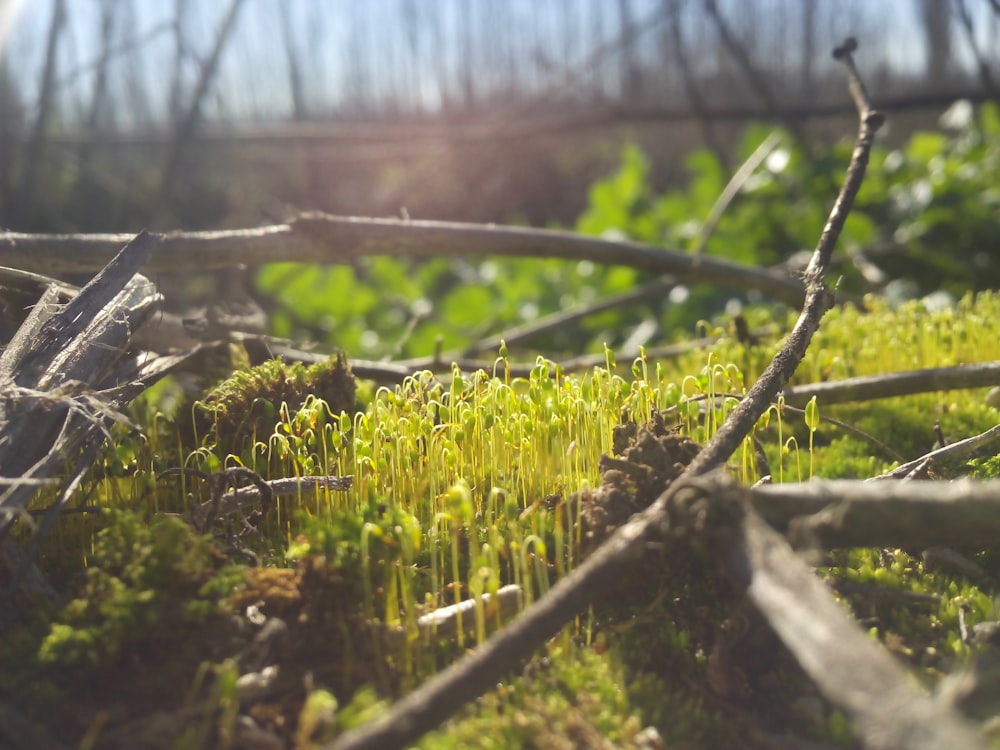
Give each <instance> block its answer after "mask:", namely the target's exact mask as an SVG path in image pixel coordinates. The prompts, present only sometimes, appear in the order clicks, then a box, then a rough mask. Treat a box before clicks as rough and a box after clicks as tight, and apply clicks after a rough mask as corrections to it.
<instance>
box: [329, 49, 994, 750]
mask: <svg viewBox="0 0 1000 750" xmlns="http://www.w3.org/2000/svg"><path fill="white" fill-rule="evenodd" d="M852 49H853V47H848V48H838V50H837V53H836V54H837V55H838V57H840V58H841V59H842V58H844V57H847V58H848V59H849V58H850V52H851V51H852ZM847 68H848V75H849V76H856V74H854V73H853V63H851V64H850V65H848V66H847ZM852 88H853V84H852ZM858 112H859V116H860V120H861V126H860V131H859V134H858V140H857V145H856V147H855V149H854V153H853V154H852V157H851V163H850V165H849V166H848V169H847V177H846V179H845V182H844V185H843V187H842V189H841V191H840V194H839V195H838V197H837V200H836V202H835V203H834V206H833V209H832V211H831V213H830V218H829V220H828V222H827V225H826V227H825V228H824V230H823V233H822V235H821V236H820V240H819V243H818V245H817V247H816V251H815V253H814V254H813V258H812V261H811V262H810V264H809V267H808V268H807V270H806V274H805V280H806V302H805V305H804V307H803V310H802V314H801V315H800V316H799V319H798V321H797V322H796V324H795V328H794V329H793V330H792V332H791V334H790V335H789V336H788V338H787V340H786V343H785V346H784V347H783V348H782V350H781V351H780V352H778V354H777V355H776V356H775V358H774V360H773V361H772V362H771V364H770V365H769V366H768V368H767V369H766V370H765V372H764V374H763V375H762V376H761V377H760V379H759V380H758V381H757V382H756V383H755V384H754V386H753V387H752V388H751V389H750V391H749V393H748V394H747V397H746V398H745V399H744V400H743V401H741V402H740V404H739V405H738V406H737V407H736V408H735V409H734V410H733V412H732V413H731V414H730V416H729V418H728V419H727V420H726V422H725V423H724V424H723V425H722V426H721V428H720V429H719V431H718V432H717V433H716V434H715V435H714V436H713V437H712V439H711V440H709V442H708V444H707V445H705V447H704V448H703V449H702V450H701V452H700V453H699V454H698V455H697V456H696V457H695V459H694V461H692V463H691V464H690V466H689V467H688V469H687V471H686V472H685V473H684V474H683V475H682V476H681V477H680V478H679V479H677V480H676V481H674V483H673V484H672V485H671V486H670V487H669V488H668V489H667V490H666V492H664V493H663V495H661V496H660V497H659V498H657V499H656V501H655V502H654V503H653V504H652V505H651V506H650V507H649V508H648V509H647V510H645V511H643V512H642V513H639V514H636V515H635V516H633V517H632V519H631V520H629V521H628V522H627V523H626V524H625V525H624V526H622V527H620V528H619V529H618V531H616V532H615V533H614V534H613V535H612V536H611V537H610V538H609V539H608V540H607V541H606V542H605V543H604V544H603V545H601V546H600V547H599V548H598V549H597V550H596V551H595V552H594V553H593V554H592V555H591V556H590V557H588V558H587V559H586V560H585V561H584V562H583V563H582V564H581V565H580V566H579V567H578V568H576V569H575V570H574V571H573V572H572V573H570V574H569V575H568V576H566V577H565V578H563V579H562V580H560V581H559V582H557V583H556V584H555V586H553V587H552V589H551V590H550V591H549V593H548V594H546V595H545V596H544V597H542V598H541V599H540V600H539V601H537V602H536V603H535V604H534V605H533V606H532V607H531V608H529V609H528V610H526V611H525V612H524V614H522V615H521V617H519V618H518V619H517V620H515V621H514V622H513V623H512V624H511V625H509V626H508V627H507V628H505V629H504V630H502V631H500V632H499V633H497V634H496V635H494V636H493V637H491V638H490V639H489V640H488V641H486V643H484V644H483V645H482V646H480V647H479V648H477V649H476V650H475V651H473V652H472V653H470V654H468V655H466V656H465V657H463V658H462V659H461V660H459V661H458V662H455V663H454V664H452V665H451V666H450V667H448V668H447V669H446V670H444V671H443V672H441V673H440V674H438V675H436V676H435V677H432V678H430V679H429V680H428V681H427V682H426V683H424V684H423V685H422V686H421V687H419V688H418V689H416V690H414V691H413V692H412V693H410V694H409V695H407V696H405V697H404V698H402V699H401V700H400V701H398V702H397V703H396V704H395V705H394V706H393V707H392V708H391V709H390V710H389V711H388V713H386V714H385V715H384V716H382V717H381V718H379V719H377V720H375V721H373V722H371V723H370V724H368V725H366V726H363V727H360V728H358V729H355V730H352V731H350V732H347V733H345V734H344V735H343V736H341V737H340V738H339V739H338V740H336V741H335V742H334V743H333V744H332V745H331V746H330V747H331V748H334V749H335V750H348V749H350V750H361V749H362V748H365V749H367V748H371V749H372V750H374V749H375V748H397V747H402V746H404V745H406V744H409V743H411V742H413V741H414V740H416V739H417V738H419V737H420V736H421V735H422V734H424V733H425V732H427V731H429V730H430V729H432V728H434V727H436V726H438V725H439V724H440V723H441V722H442V721H444V720H445V719H447V718H448V717H449V716H451V715H452V714H454V713H455V712H456V711H458V710H459V709H460V708H461V707H462V706H463V705H465V704H466V703H467V702H468V701H469V700H471V699H472V698H473V697H475V696H478V695H480V694H481V693H482V692H484V691H486V690H488V689H489V688H490V687H492V686H494V685H495V684H496V683H497V680H498V679H500V678H501V676H502V675H504V674H506V673H508V672H509V671H510V670H511V669H513V668H514V666H515V665H517V664H519V663H520V662H521V661H522V660H523V659H526V658H528V657H529V656H530V655H531V653H533V652H534V651H535V649H536V648H537V647H538V646H540V645H541V644H542V643H544V642H545V640H546V639H547V638H549V637H551V636H552V635H554V634H555V633H556V632H558V630H559V629H560V628H561V627H562V626H563V625H564V624H565V623H566V622H568V621H569V620H571V619H572V618H573V617H574V616H575V615H576V614H578V613H579V612H581V611H582V610H583V609H585V608H586V606H587V605H588V604H589V603H590V602H591V601H593V598H594V597H596V596H597V595H598V594H599V593H600V592H601V591H603V590H605V588H606V587H609V586H613V585H615V584H616V583H617V582H618V581H620V580H621V577H622V576H624V575H627V574H628V571H629V570H630V568H631V566H632V565H633V564H634V563H636V562H637V561H638V560H640V559H641V558H642V556H643V555H644V553H645V548H646V545H647V543H650V542H659V543H662V541H663V539H664V537H666V536H668V535H670V536H672V538H673V539H674V540H682V541H683V540H684V537H685V536H687V541H688V542H692V541H693V539H692V538H691V537H692V535H694V534H698V532H699V531H700V533H701V534H705V533H708V534H714V533H715V529H714V528H712V525H713V523H712V518H713V517H714V514H713V509H712V508H711V507H710V508H708V509H705V512H704V513H699V507H698V504H697V497H698V496H700V491H699V490H697V488H696V487H695V486H694V485H695V484H696V483H697V482H698V478H699V477H700V476H703V475H705V474H708V473H710V472H711V471H713V470H714V469H716V468H717V467H719V466H720V465H721V464H723V463H724V462H725V461H726V460H727V459H728V458H729V456H730V455H732V453H733V452H734V451H735V450H736V449H737V448H738V447H739V445H740V443H741V442H742V441H743V439H744V437H746V435H747V434H749V432H750V430H751V429H752V428H753V426H754V424H756V422H757V419H758V418H759V417H760V416H761V415H762V414H763V413H764V412H765V411H766V410H767V409H768V408H769V406H770V403H771V401H773V400H774V399H775V398H776V397H777V395H778V393H779V392H780V390H781V388H782V387H783V386H784V384H785V383H786V382H787V380H788V378H789V377H790V376H791V374H792V373H793V372H794V370H795V368H796V366H797V365H798V364H799V362H800V361H801V360H802V357H803V356H804V355H805V351H806V348H807V346H808V345H809V342H810V341H811V339H812V336H813V334H814V333H815V331H816V330H817V328H818V327H819V322H820V319H821V318H822V316H823V314H824V313H825V312H826V311H827V310H828V309H829V308H830V307H831V306H832V304H833V295H832V294H831V293H830V291H829V290H828V289H827V288H826V286H825V285H824V283H823V275H824V273H825V272H826V269H827V268H828V267H829V265H830V258H831V256H832V253H833V249H834V246H835V244H836V241H837V238H838V236H839V234H840V231H841V229H842V228H843V224H844V221H845V220H846V218H847V214H848V212H849V211H850V208H851V205H852V204H853V201H854V198H855V196H856V195H857V193H858V190H859V189H860V187H861V182H862V180H863V178H864V173H865V168H866V166H867V163H868V155H869V152H870V150H871V146H872V143H873V141H874V137H875V132H876V131H877V129H878V127H879V126H880V125H881V123H882V118H881V116H877V115H876V114H875V113H873V112H872V111H871V109H870V107H869V106H868V104H867V101H864V102H862V103H861V105H859V107H858ZM698 260H700V261H703V262H704V261H707V260H708V258H699V259H698ZM734 508H739V510H740V511H741V512H743V513H744V514H745V517H746V519H747V520H746V524H747V528H748V529H750V530H751V531H756V529H757V527H758V525H759V526H762V527H763V528H764V529H765V530H767V527H766V526H764V524H763V522H762V521H760V520H759V519H757V517H756V516H755V515H754V514H753V513H752V512H746V511H745V510H744V509H743V508H742V506H733V504H730V506H729V507H718V508H716V509H715V510H717V511H718V513H719V516H720V518H719V522H720V524H732V523H733V518H732V514H733V512H734ZM706 515H708V517H709V518H708V520H707V521H706V520H705V516H706ZM720 531H721V529H720ZM772 533H773V532H772ZM733 535H735V536H736V537H737V541H738V542H740V544H739V545H735V546H738V547H740V548H741V549H745V557H746V558H748V559H751V560H754V561H755V559H756V558H755V557H754V556H752V555H753V554H754V553H756V551H757V550H756V547H755V546H754V543H755V540H756V539H757V538H760V535H758V536H757V537H750V536H749V535H748V534H747V535H740V534H733ZM726 536H731V535H730V534H727V535H726ZM762 538H763V539H764V541H765V542H767V543H771V541H772V540H771V538H770V537H767V536H766V535H764V536H763V537H762ZM779 539H780V537H779ZM744 542H746V544H745V545H744V544H743V543H744ZM786 548H787V545H786ZM788 555H789V557H790V558H791V563H790V564H789V566H788V567H789V570H790V571H791V572H792V574H794V575H796V576H799V577H801V576H803V575H804V576H806V577H807V579H808V582H807V585H808V586H812V588H810V589H809V590H810V592H815V587H820V588H821V589H822V585H821V584H820V583H819V582H818V581H817V580H816V579H815V578H813V577H812V576H811V575H810V573H809V572H808V569H806V568H805V567H804V566H803V564H802V563H801V562H800V561H798V560H797V559H796V558H795V556H794V555H793V554H792V553H791V551H789V552H788ZM733 570H734V572H736V573H738V574H739V575H740V578H739V579H738V580H739V581H740V582H741V583H743V584H744V585H746V586H747V587H748V590H749V591H750V593H751V595H752V596H753V595H754V594H755V592H757V593H759V592H758V590H757V589H754V587H753V586H754V579H753V571H754V568H753V567H752V565H751V567H750V575H749V578H747V576H746V575H745V574H746V572H747V569H746V566H743V567H737V566H735V565H734V568H733ZM763 593H767V589H764V592H763ZM823 596H825V597H826V598H825V599H823ZM818 598H819V599H820V603H821V604H822V606H823V607H825V608H826V609H830V608H833V614H832V616H833V617H834V619H835V620H836V623H835V626H831V627H839V628H840V629H846V630H851V629H852V628H853V630H852V631H851V632H852V634H853V633H854V632H855V631H856V634H857V636H858V638H861V639H863V640H864V641H866V643H867V646H862V651H865V650H872V649H876V650H877V646H876V645H875V644H873V643H872V642H871V640H870V639H867V637H866V636H864V635H863V634H861V633H860V631H859V630H858V629H857V627H856V626H853V625H851V624H850V623H849V621H848V620H847V618H846V615H845V613H844V612H843V610H841V609H839V607H838V606H837V605H836V603H835V602H834V601H833V600H832V599H831V598H830V597H829V593H828V592H825V591H824V592H823V593H822V594H819V595H818ZM758 599H760V601H759V602H758V601H757V600H758ZM754 600H755V602H757V603H758V606H761V607H762V609H764V608H765V607H768V602H767V601H766V600H765V599H763V598H761V597H760V596H756V597H755V598H754ZM765 611H767V612H768V614H770V612H769V611H768V610H767V609H765ZM797 612H799V613H801V609H799V610H797ZM810 627H812V623H810ZM779 633H780V634H781V635H783V636H785V635H786V633H785V632H784V631H783V630H781V629H779ZM851 640H852V642H853V640H854V639H853V638H852V639H851ZM885 660H888V661H889V665H890V667H891V668H892V669H894V670H895V671H891V677H892V679H889V680H888V683H889V684H888V686H889V687H891V688H892V689H893V690H894V691H897V692H901V693H905V694H906V695H908V696H911V697H912V698H913V700H914V704H919V705H920V706H921V707H923V703H926V702H927V699H926V698H925V699H924V700H923V701H922V702H921V701H919V700H917V698H918V696H919V695H920V694H919V693H917V691H916V690H915V689H914V688H912V687H911V686H910V685H909V683H908V682H907V681H906V680H905V675H902V676H900V678H899V679H895V677H896V672H897V671H900V670H899V667H898V666H896V665H895V664H894V663H893V662H892V661H891V658H890V657H889V656H888V655H887V654H886V653H885V652H883V651H878V654H877V659H876V662H877V663H878V664H880V665H881V664H882V663H883V662H884V661H885ZM804 666H805V667H806V669H807V670H808V671H809V672H810V674H813V676H814V677H817V675H816V674H815V673H814V669H813V668H812V667H813V666H815V665H813V664H804ZM885 674H890V672H888V671H887V672H886V673H885ZM853 684H854V680H853V679H852V680H849V681H848V682H846V683H845V685H844V686H843V687H841V688H839V689H837V690H835V691H832V693H831V694H832V695H833V696H835V697H836V698H837V699H841V698H842V697H843V691H844V690H845V689H850V687H852V686H853ZM879 684H882V683H881V682H880V683H879ZM821 685H823V687H824V689H825V688H826V687H827V686H826V684H825V682H823V681H821ZM893 694H895V693H893ZM845 704H846V705H848V706H849V708H850V709H851V710H852V712H854V710H855V708H856V705H855V703H854V702H853V701H845ZM869 710H870V708H869ZM940 713H941V712H940V711H934V712H928V714H927V715H928V716H929V717H931V716H933V717H934V718H938V714H940ZM858 715H859V716H860V718H861V719H862V723H863V724H864V719H865V718H866V717H867V715H866V714H858ZM946 718H948V719H949V720H948V721H942V726H947V727H951V726H952V725H955V724H956V723H957V722H955V721H950V718H951V717H950V716H948V717H946ZM923 721H927V719H924V720H923ZM958 726H961V725H958ZM863 728H867V727H866V726H865V727H863ZM958 736H964V735H962V733H961V732H959V734H958ZM969 746H970V747H976V744H975V743H974V742H973V743H971V744H970V745H969Z"/></svg>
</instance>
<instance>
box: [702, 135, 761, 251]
mask: <svg viewBox="0 0 1000 750" xmlns="http://www.w3.org/2000/svg"><path fill="white" fill-rule="evenodd" d="M779 143H781V133H780V132H779V131H777V130H772V131H771V132H770V133H768V135H767V138H765V139H764V140H763V141H761V142H760V145H758V146H757V148H755V149H754V150H753V153H752V154H750V156H748V157H747V160H746V161H745V162H743V164H741V165H740V168H739V169H737V170H736V173H735V174H734V175H733V176H732V177H731V178H729V182H727V183H726V187H725V188H723V190H722V192H721V193H720V194H719V197H718V198H716V199H715V203H713V204H712V208H711V209H710V210H709V212H708V216H707V217H705V221H704V222H703V223H702V225H701V229H699V230H698V235H697V236H696V237H695V238H694V242H693V243H692V245H691V254H692V255H699V254H700V253H701V252H702V251H703V250H704V249H705V245H707V244H708V240H709V238H711V236H712V235H713V234H715V228H716V227H717V226H718V225H719V220H720V219H721V218H722V215H723V214H724V213H725V212H726V209H727V208H729V204H730V203H732V202H733V199H734V198H736V196H737V195H739V192H740V190H742V189H743V186H744V185H746V183H747V180H749V179H750V178H751V177H752V176H753V173H754V172H756V171H757V167H759V166H760V165H761V163H762V162H763V161H764V159H766V158H767V157H768V155H769V154H770V153H771V152H772V151H774V149H775V148H777V146H778V144H779Z"/></svg>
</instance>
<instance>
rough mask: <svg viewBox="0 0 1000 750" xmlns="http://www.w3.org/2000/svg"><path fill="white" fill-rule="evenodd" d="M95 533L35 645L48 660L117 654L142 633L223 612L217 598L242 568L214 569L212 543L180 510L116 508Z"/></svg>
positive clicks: (162, 632)
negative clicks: (70, 592)
mask: <svg viewBox="0 0 1000 750" xmlns="http://www.w3.org/2000/svg"><path fill="white" fill-rule="evenodd" d="M109 521H110V523H109V525H108V526H107V527H106V528H105V529H104V530H103V531H101V532H100V533H99V534H98V535H97V539H96V545H95V549H94V555H93V558H92V560H91V565H90V567H89V568H88V570H87V571H86V575H85V582H84V585H83V587H82V589H81V591H80V593H79V594H78V596H77V597H76V598H75V599H73V600H72V601H71V602H70V603H69V604H67V605H66V607H64V608H63V610H62V611H61V612H60V613H59V614H58V615H57V617H56V620H55V621H54V622H53V623H52V627H51V630H50V632H49V634H48V636H47V637H46V638H45V639H44V640H43V641H42V643H41V647H40V649H39V652H38V658H39V662H40V664H42V665H46V666H56V665H59V666H70V665H91V666H100V665H106V664H109V663H112V662H114V661H115V660H116V659H117V658H118V657H119V656H120V654H121V653H122V651H123V650H124V649H126V648H128V647H130V646H134V645H135V644H136V643H138V642H140V641H144V640H156V639H159V638H164V637H169V636H170V635H171V634H172V633H173V632H174V631H175V628H178V627H182V626H186V625H191V624H200V623H203V622H204V621H205V620H206V619H208V618H210V617H213V616H218V615H219V614H220V608H219V602H220V600H221V598H222V595H223V594H225V593H228V591H227V589H230V588H232V587H233V586H234V585H235V584H236V582H237V581H239V580H241V579H242V574H241V573H240V572H238V570H237V572H235V574H234V573H233V572H231V571H229V572H227V573H226V574H225V575H222V576H219V574H218V568H219V567H220V566H221V559H220V557H219V556H218V553H217V552H216V551H215V549H214V546H213V545H212V543H211V542H210V541H209V540H208V539H207V538H205V537H198V536H196V535H195V534H194V533H193V532H192V530H191V528H190V526H188V525H187V524H186V523H184V522H183V521H181V520H180V519H177V518H159V519H157V520H156V521H155V522H154V523H152V524H148V525H147V523H146V522H145V521H144V520H142V519H140V518H139V517H137V516H136V515H134V514H128V513H121V512H119V513H114V514H112V515H111V517H110V518H109Z"/></svg>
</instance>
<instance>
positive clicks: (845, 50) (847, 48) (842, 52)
mask: <svg viewBox="0 0 1000 750" xmlns="http://www.w3.org/2000/svg"><path fill="white" fill-rule="evenodd" d="M857 48H858V40H857V39H855V38H854V37H853V36H849V37H847V39H845V40H844V43H843V44H841V45H840V46H838V47H834V48H833V59H834V60H843V59H844V58H845V57H847V56H848V55H850V54H851V53H852V52H854V51H856V50H857Z"/></svg>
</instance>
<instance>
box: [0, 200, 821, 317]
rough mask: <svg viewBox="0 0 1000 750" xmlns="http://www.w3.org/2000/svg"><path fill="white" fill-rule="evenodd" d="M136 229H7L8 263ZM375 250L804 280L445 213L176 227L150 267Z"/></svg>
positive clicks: (109, 245)
mask: <svg viewBox="0 0 1000 750" xmlns="http://www.w3.org/2000/svg"><path fill="white" fill-rule="evenodd" d="M130 238H131V235H122V234H77V235H58V234H55V235H53V234H50V235H44V234H21V233H16V232H3V233H0V266H9V267H12V268H20V269H23V270H26V271H37V272H39V273H46V274H66V273H86V272H92V271H95V270H97V269H99V268H101V267H103V265H104V264H105V263H107V262H108V261H109V260H110V259H111V257H112V256H113V255H114V253H115V250H116V249H117V248H119V247H121V246H122V244H123V243H124V242H127V241H128V240H129V239H130ZM371 255H387V256H395V257H399V256H403V257H416V258H431V257H442V256H461V257H465V258H469V257H485V256H490V255H503V256H508V257H528V258H543V257H544V258H562V259H564V260H573V261H579V260H589V261H591V262H594V263H597V264H601V265H624V266H630V267H632V268H637V269H640V270H642V271H648V272H650V273H656V274H673V275H674V276H675V277H677V279H678V280H683V281H685V282H686V283H709V284H716V285H718V286H725V287H731V288H736V289H758V290H760V291H761V292H764V293H765V294H769V295H771V296H772V297H774V298H776V299H779V300H782V301H784V302H788V303H790V304H799V303H801V301H802V283H801V281H799V279H797V278H795V277H793V276H791V275H789V274H788V273H787V272H784V271H780V270H772V269H760V268H754V267H751V266H745V265H742V264H739V263H734V262H731V261H727V260H723V259H721V258H711V257H700V258H696V257H692V256H691V255H689V254H687V253H683V252H680V251H677V250H668V249H665V248H661V247H655V246H653V245H645V244H642V243H640V242H618V241H611V240H604V239H600V238H598V237H586V236H583V235H579V234H575V233H573V232H562V231H554V230H544V229H526V228H520V227H496V226H492V225H482V224H459V223H453V222H444V221H405V220H400V219H363V218H355V217H344V216H330V215H327V214H321V213H306V214H303V215H301V216H299V217H297V218H295V219H293V220H292V221H290V222H289V223H287V224H277V225H274V226H268V227H259V228H256V229H237V230H224V231H215V232H170V233H169V234H166V235H164V238H163V242H162V244H161V245H160V248H159V249H158V250H157V252H156V253H155V254H154V256H153V258H152V259H151V260H150V262H149V264H148V265H147V266H146V269H147V270H149V271H188V270H206V269H210V268H226V267H232V266H235V265H238V264H241V263H242V264H246V265H251V266H254V265H259V264H262V263H273V262H284V261H301V262H313V263H349V262H351V261H354V260H355V259H357V258H362V257H366V256H371Z"/></svg>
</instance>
